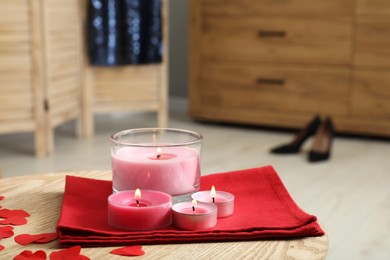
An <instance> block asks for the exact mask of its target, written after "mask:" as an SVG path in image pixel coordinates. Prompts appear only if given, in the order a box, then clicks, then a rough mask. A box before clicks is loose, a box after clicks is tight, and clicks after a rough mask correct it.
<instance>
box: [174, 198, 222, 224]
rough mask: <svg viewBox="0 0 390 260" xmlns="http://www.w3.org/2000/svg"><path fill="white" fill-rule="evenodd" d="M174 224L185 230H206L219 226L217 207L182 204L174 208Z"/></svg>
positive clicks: (201, 204) (205, 204) (202, 204)
mask: <svg viewBox="0 0 390 260" xmlns="http://www.w3.org/2000/svg"><path fill="white" fill-rule="evenodd" d="M172 223H173V225H174V226H175V227H176V228H179V229H184V230H205V229H211V228H213V227H215V225H216V224H217V207H216V206H215V205H213V204H207V203H201V202H200V203H197V201H196V200H195V199H193V200H192V202H182V203H177V204H175V205H173V207H172Z"/></svg>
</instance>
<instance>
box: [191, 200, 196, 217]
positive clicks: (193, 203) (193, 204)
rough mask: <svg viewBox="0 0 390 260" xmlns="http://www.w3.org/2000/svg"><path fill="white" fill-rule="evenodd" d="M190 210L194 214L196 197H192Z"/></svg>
mask: <svg viewBox="0 0 390 260" xmlns="http://www.w3.org/2000/svg"><path fill="white" fill-rule="evenodd" d="M191 203H192V212H193V213H194V214H195V206H196V205H197V204H198V202H196V199H192V202H191Z"/></svg>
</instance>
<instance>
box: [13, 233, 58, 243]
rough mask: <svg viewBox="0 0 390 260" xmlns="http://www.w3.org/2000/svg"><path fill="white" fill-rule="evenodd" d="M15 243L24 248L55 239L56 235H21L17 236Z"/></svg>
mask: <svg viewBox="0 0 390 260" xmlns="http://www.w3.org/2000/svg"><path fill="white" fill-rule="evenodd" d="M14 239H15V242H16V243H18V244H19V245H22V246H26V245H28V244H32V243H34V244H44V243H48V242H51V241H53V240H56V239H57V233H43V234H36V235H31V234H21V235H17V236H16V237H15V238H14Z"/></svg>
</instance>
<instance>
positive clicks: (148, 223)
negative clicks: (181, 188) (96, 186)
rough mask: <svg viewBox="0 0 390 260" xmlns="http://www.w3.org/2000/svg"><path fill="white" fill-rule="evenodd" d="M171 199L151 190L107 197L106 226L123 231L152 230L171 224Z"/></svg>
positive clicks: (118, 193)
mask: <svg viewBox="0 0 390 260" xmlns="http://www.w3.org/2000/svg"><path fill="white" fill-rule="evenodd" d="M171 207H172V198H171V196H170V195H169V194H166V193H163V192H160V191H152V190H142V193H141V190H139V189H137V190H135V191H134V190H130V191H122V192H117V193H114V194H111V195H110V196H109V197H108V224H109V225H111V226H113V227H115V228H119V229H123V230H152V229H158V228H161V227H165V226H168V225H170V224H171Z"/></svg>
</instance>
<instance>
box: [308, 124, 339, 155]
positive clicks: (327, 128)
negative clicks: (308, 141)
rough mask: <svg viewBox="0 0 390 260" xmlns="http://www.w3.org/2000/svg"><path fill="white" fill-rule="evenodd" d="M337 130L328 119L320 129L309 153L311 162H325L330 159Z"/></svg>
mask: <svg viewBox="0 0 390 260" xmlns="http://www.w3.org/2000/svg"><path fill="white" fill-rule="evenodd" d="M334 132H335V128H334V124H333V122H332V119H331V118H329V117H328V118H327V119H326V120H325V121H324V122H323V123H322V124H321V125H320V127H319V128H318V130H317V132H316V134H315V136H314V141H313V146H312V148H311V150H310V152H309V158H308V159H309V161H310V162H319V161H325V160H327V159H329V157H330V151H331V146H332V140H333V136H334Z"/></svg>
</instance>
